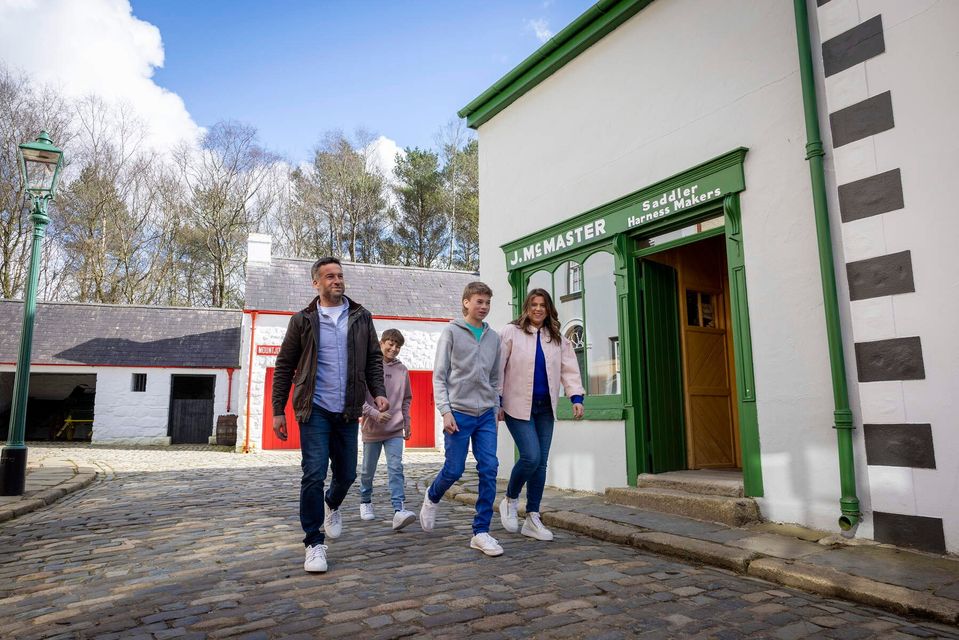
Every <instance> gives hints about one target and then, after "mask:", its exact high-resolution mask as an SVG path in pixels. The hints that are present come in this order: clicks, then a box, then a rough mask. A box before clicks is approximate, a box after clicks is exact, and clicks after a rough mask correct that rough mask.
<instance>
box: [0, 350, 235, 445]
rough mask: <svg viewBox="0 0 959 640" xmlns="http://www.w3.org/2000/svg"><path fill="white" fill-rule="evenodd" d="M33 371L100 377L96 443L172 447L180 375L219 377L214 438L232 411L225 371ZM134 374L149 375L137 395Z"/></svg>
mask: <svg viewBox="0 0 959 640" xmlns="http://www.w3.org/2000/svg"><path fill="white" fill-rule="evenodd" d="M0 371H14V367H12V366H4V367H0ZM30 373H31V377H32V376H33V375H34V374H41V373H44V374H46V373H49V374H57V376H58V377H60V376H63V377H62V378H61V379H63V380H66V379H67V377H66V376H67V375H84V376H89V375H95V376H96V392H97V393H96V402H95V405H94V409H93V412H94V422H93V442H97V443H110V444H124V445H132V444H159V445H168V444H170V436H169V426H168V425H169V413H170V384H171V376H172V375H174V374H180V375H213V376H216V388H215V390H214V394H215V395H214V405H213V422H212V423H211V424H210V435H211V436H213V435H214V428H215V426H216V417H217V416H219V415H221V414H223V413H226V397H227V374H226V371H224V370H222V369H173V368H170V369H156V368H137V367H82V366H76V367H60V366H57V367H49V366H44V365H31V367H30ZM134 373H145V374H147V388H146V391H144V392H135V391H132V381H133V374H134ZM235 382H236V379H235V378H234V383H235ZM68 393H69V391H68Z"/></svg>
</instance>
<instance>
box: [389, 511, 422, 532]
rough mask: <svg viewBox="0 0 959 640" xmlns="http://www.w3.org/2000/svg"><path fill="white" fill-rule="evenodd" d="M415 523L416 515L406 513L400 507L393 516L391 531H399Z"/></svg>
mask: <svg viewBox="0 0 959 640" xmlns="http://www.w3.org/2000/svg"><path fill="white" fill-rule="evenodd" d="M415 521H416V514H415V513H413V512H412V511H407V510H406V509H405V508H404V507H403V506H402V505H401V506H400V510H399V511H397V512H396V513H394V514H393V531H399V530H400V529H402V528H403V527H405V526H407V525H410V524H413V522H415Z"/></svg>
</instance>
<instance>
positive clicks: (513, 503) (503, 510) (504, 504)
mask: <svg viewBox="0 0 959 640" xmlns="http://www.w3.org/2000/svg"><path fill="white" fill-rule="evenodd" d="M518 509H519V499H518V498H517V499H510V498H507V497H505V496H504V497H503V499H502V500H501V501H500V503H499V521H500V523H501V524H502V525H503V528H504V529H506V530H507V531H509V532H510V533H516V532H517V531H519V520H518V518H517V510H518Z"/></svg>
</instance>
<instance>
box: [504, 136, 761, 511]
mask: <svg viewBox="0 0 959 640" xmlns="http://www.w3.org/2000/svg"><path fill="white" fill-rule="evenodd" d="M746 152H747V149H745V148H742V147H740V148H739V149H734V150H732V151H730V152H728V153H726V154H723V155H721V156H718V157H716V158H713V159H712V160H709V161H708V162H704V163H702V164H700V165H697V166H695V167H692V168H690V169H688V170H686V171H683V172H682V173H679V174H676V175H674V176H672V177H670V178H667V179H665V180H662V181H660V182H657V183H655V184H653V185H650V186H649V187H646V188H644V189H641V190H639V191H636V192H634V193H631V194H629V195H627V196H624V197H622V198H620V199H618V200H615V201H613V202H610V203H607V204H605V205H602V206H600V207H597V208H596V209H593V210H591V211H587V212H585V213H582V214H580V215H577V216H575V217H573V218H570V219H568V220H565V221H563V222H560V223H558V224H556V225H553V226H552V227H549V228H548V229H543V230H540V231H538V232H536V233H533V234H530V235H528V236H524V237H522V238H518V239H516V240H514V241H512V242H509V243H507V244H504V245H503V246H502V249H503V251H504V253H505V257H506V266H507V270H508V278H509V282H510V285H511V286H512V289H513V292H512V293H513V305H514V306H513V309H514V310H518V309H519V305H520V304H521V303H522V300H523V297H524V295H525V292H526V282H527V279H528V278H529V276H530V275H531V274H532V273H533V272H534V271H536V270H537V269H539V268H541V267H543V266H544V265H546V264H548V263H550V262H553V261H555V260H557V259H565V258H566V257H567V256H572V255H576V254H580V255H581V254H582V253H583V252H584V251H588V250H590V249H593V248H595V247H598V246H599V245H605V246H606V247H607V248H611V249H612V252H613V258H614V264H615V280H616V295H617V300H618V305H617V306H618V314H617V315H618V317H619V340H620V354H621V368H620V375H621V385H620V390H621V396H618V397H613V396H602V397H600V398H594V400H602V401H603V403H604V406H606V405H609V408H608V409H606V410H605V411H602V413H600V414H599V415H596V416H594V415H593V414H592V412H591V411H590V400H591V399H590V398H587V399H586V400H587V404H586V410H587V414H588V417H589V418H590V419H608V420H619V419H624V420H625V427H626V428H625V431H626V432H625V445H626V473H627V478H626V480H627V482H628V484H630V485H632V486H635V485H636V482H637V477H638V475H639V474H640V473H645V472H647V471H649V453H650V452H649V446H648V443H647V442H646V434H647V433H648V428H647V425H646V424H645V418H644V416H645V415H646V411H645V407H644V398H643V386H642V384H643V383H642V380H643V375H642V369H641V366H642V361H643V358H642V348H643V347H642V344H643V340H642V337H643V334H642V333H641V331H642V326H641V318H642V313H641V308H640V302H641V300H640V294H641V292H640V288H641V286H642V284H641V281H640V278H639V273H638V258H639V254H648V253H649V251H642V250H639V249H638V248H637V242H636V241H637V239H638V238H641V237H644V236H649V235H656V234H659V233H663V232H664V231H668V230H669V229H674V228H681V227H683V226H686V225H689V224H691V223H692V222H695V221H696V220H697V219H702V218H703V217H709V214H710V213H716V212H717V209H718V208H721V209H722V212H723V215H724V218H725V220H724V227H723V233H724V235H725V237H726V258H727V265H728V269H729V283H730V292H729V293H730V304H731V308H730V317H731V319H732V331H733V351H734V354H733V356H734V362H735V365H736V392H737V398H736V400H737V404H738V408H739V428H740V440H741V447H742V457H743V488H744V491H745V494H746V495H747V496H750V497H760V496H762V495H763V481H762V468H761V461H760V448H759V424H758V418H757V413H756V388H755V387H756V385H755V376H754V371H753V358H752V342H751V332H750V326H749V305H748V299H747V294H746V272H745V264H744V254H743V233H742V216H741V211H740V206H739V193H740V192H741V191H743V190H744V189H745V186H746V185H745V175H744V172H743V162H744V160H745V156H746ZM690 192H691V193H692V195H693V196H695V194H697V193H698V194H701V195H702V194H708V197H701V198H700V199H698V200H697V199H696V198H695V197H693V198H689V194H690ZM674 198H675V199H678V200H679V201H680V203H681V204H682V206H679V204H678V203H675V202H674V200H673V199H674ZM703 237H705V236H704V235H699V236H697V237H696V239H701V238H703ZM610 242H611V247H610ZM587 295H588V292H587ZM620 400H621V404H620ZM613 404H615V407H614V406H612V405H613ZM596 408H597V409H599V408H600V407H596ZM598 413H599V412H598ZM557 417H559V418H561V419H562V418H563V416H557Z"/></svg>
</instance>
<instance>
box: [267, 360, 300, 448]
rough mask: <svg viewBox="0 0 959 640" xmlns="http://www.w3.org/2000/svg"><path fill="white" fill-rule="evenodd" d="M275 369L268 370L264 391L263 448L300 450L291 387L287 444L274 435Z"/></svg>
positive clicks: (287, 411)
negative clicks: (273, 398)
mask: <svg viewBox="0 0 959 640" xmlns="http://www.w3.org/2000/svg"><path fill="white" fill-rule="evenodd" d="M272 397H273V367H269V368H267V370H266V384H265V385H264V389H263V448H264V449H299V448H300V425H299V424H298V423H297V421H296V416H295V415H293V387H292V385H291V386H290V397H289V399H288V400H287V402H286V412H285V415H286V442H284V441H283V440H280V439H279V438H277V437H276V434H275V433H273V401H272Z"/></svg>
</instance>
